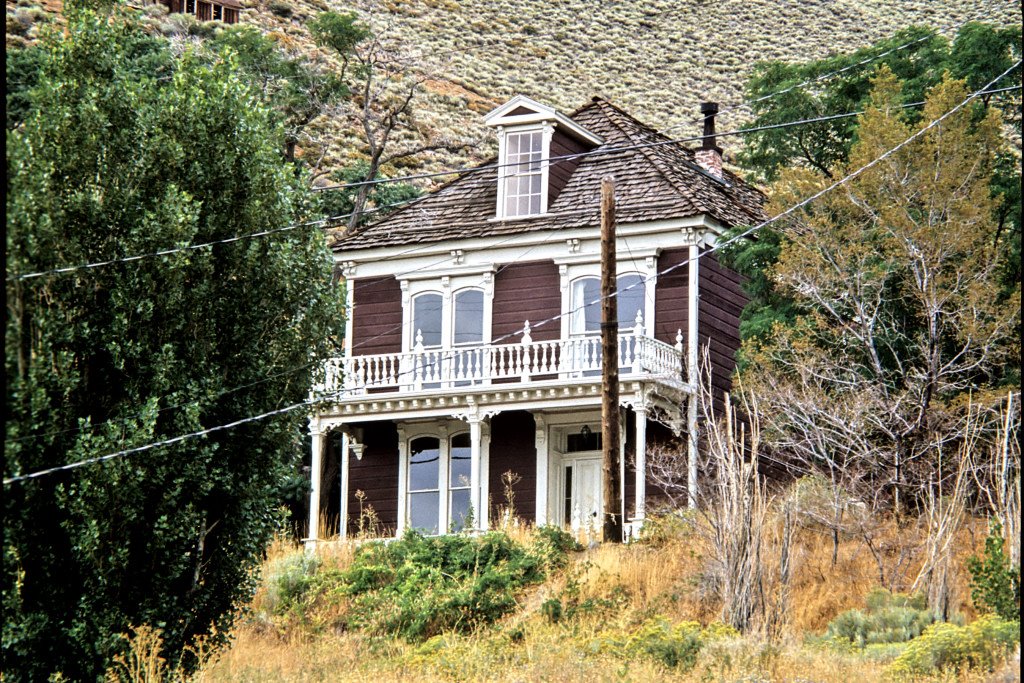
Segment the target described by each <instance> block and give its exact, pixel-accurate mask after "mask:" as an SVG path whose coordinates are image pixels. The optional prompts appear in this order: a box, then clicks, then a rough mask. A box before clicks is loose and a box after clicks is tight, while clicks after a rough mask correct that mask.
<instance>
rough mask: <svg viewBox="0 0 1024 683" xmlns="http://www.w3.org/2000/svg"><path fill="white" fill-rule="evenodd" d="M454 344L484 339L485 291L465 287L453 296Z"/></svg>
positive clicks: (473, 342) (472, 342)
mask: <svg viewBox="0 0 1024 683" xmlns="http://www.w3.org/2000/svg"><path fill="white" fill-rule="evenodd" d="M453 300H454V304H453V308H454V310H453V312H452V344H453V345H454V346H461V345H465V344H479V343H481V342H483V340H484V293H483V291H482V290H479V289H463V290H460V291H458V292H456V293H455V296H454V297H453Z"/></svg>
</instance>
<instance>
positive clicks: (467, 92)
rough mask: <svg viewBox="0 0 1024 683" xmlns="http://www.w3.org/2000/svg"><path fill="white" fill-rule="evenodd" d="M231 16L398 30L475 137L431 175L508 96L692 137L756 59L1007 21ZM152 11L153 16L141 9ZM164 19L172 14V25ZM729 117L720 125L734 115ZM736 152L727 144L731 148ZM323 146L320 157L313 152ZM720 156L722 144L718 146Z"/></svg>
mask: <svg viewBox="0 0 1024 683" xmlns="http://www.w3.org/2000/svg"><path fill="white" fill-rule="evenodd" d="M242 2H243V5H244V6H245V10H244V12H243V14H242V22H244V23H250V24H255V25H257V26H259V27H261V28H262V29H263V30H264V31H266V32H268V33H270V34H271V35H272V36H273V37H275V39H277V40H278V41H279V42H280V43H281V44H282V45H283V46H285V47H287V48H288V49H290V50H293V51H296V52H300V53H302V52H313V51H314V50H315V49H316V48H315V46H314V45H313V42H312V39H311V37H310V34H309V32H308V30H307V29H306V23H307V22H308V21H309V20H311V19H312V18H313V17H315V16H316V15H317V14H318V13H319V12H322V11H325V10H337V11H350V10H354V11H357V12H358V13H359V14H360V15H361V16H363V17H364V20H365V21H366V22H367V23H368V24H369V25H371V26H372V27H373V28H374V29H375V30H377V31H383V32H386V33H387V34H389V35H394V36H398V38H399V39H400V41H401V43H402V45H403V46H404V51H405V53H406V54H407V55H408V56H410V57H413V58H415V59H416V61H417V63H418V64H419V66H420V67H421V68H422V69H423V71H424V72H425V73H427V74H429V75H430V76H431V77H430V79H429V80H428V81H427V83H426V88H427V92H426V94H425V96H424V97H422V98H421V104H420V109H419V117H420V119H421V121H422V122H424V123H426V124H427V125H428V127H429V128H430V129H432V130H433V131H436V133H437V134H438V135H443V136H447V137H450V138H456V139H463V140H475V141H479V142H480V144H475V145H473V146H472V147H470V148H469V149H467V150H466V151H465V152H463V153H461V154H460V153H432V154H430V155H427V156H424V157H422V158H420V159H417V160H414V161H413V162H412V164H411V165H407V167H406V168H403V169H388V170H389V171H390V172H391V173H394V172H396V171H398V172H403V173H404V172H408V171H409V170H410V168H413V169H417V170H418V169H424V170H436V169H440V168H446V167H452V166H460V165H463V164H466V163H471V162H475V161H479V160H481V159H483V158H485V157H487V156H489V155H490V154H492V153H493V151H494V149H493V146H492V143H491V142H490V137H489V136H488V131H486V130H485V129H484V128H483V126H482V114H483V113H485V112H486V111H488V110H489V109H491V108H492V107H494V106H496V105H497V104H499V103H501V102H502V101H504V100H506V99H508V98H510V97H511V96H513V95H515V94H520V93H521V94H525V95H528V96H530V97H533V98H535V99H537V100H540V101H542V102H546V103H550V104H552V105H554V106H556V107H557V108H559V109H561V110H563V111H571V110H573V109H576V108H577V107H579V106H581V105H583V104H585V103H586V102H587V101H589V99H590V98H591V97H592V96H594V95H601V96H603V97H606V98H608V99H610V100H611V101H613V102H614V103H615V104H617V105H619V106H621V107H623V108H624V109H626V110H627V111H629V112H630V113H632V114H634V115H636V116H637V117H638V118H640V119H641V120H644V121H645V122H647V123H650V124H651V125H653V126H655V127H657V128H659V129H660V130H662V131H671V133H672V134H673V135H677V136H682V135H694V134H696V133H698V132H699V131H698V130H697V125H696V121H697V119H698V118H699V111H698V103H699V102H700V101H701V100H715V101H718V102H720V103H722V104H723V106H724V107H725V108H728V106H729V105H733V104H736V103H739V102H741V101H742V99H743V85H744V83H745V81H746V79H747V77H748V76H749V75H750V71H751V68H752V67H753V65H754V64H755V63H756V62H758V61H762V60H773V59H779V60H794V61H803V60H811V59H818V58H822V57H825V56H828V55H830V54H834V53H839V52H848V51H853V50H856V49H858V48H862V47H865V46H867V45H870V44H871V43H873V42H874V41H877V40H879V39H882V38H885V37H888V36H890V35H892V34H893V33H895V32H896V31H898V30H899V29H901V28H906V27H907V26H910V25H915V24H917V25H925V26H931V27H934V28H936V29H939V30H940V31H941V32H942V33H943V34H944V35H947V36H952V35H953V34H954V33H955V29H956V27H957V26H959V25H960V24H962V23H963V22H966V21H971V20H976V21H986V22H991V23H995V24H999V25H1009V24H1013V23H1016V22H1019V21H1020V7H1019V5H1018V4H1017V3H1013V2H1006V1H1004V0H961V1H958V2H953V1H952V0H943V1H942V2H931V1H928V0H834V1H825V0H818V1H806V2H796V1H787V2H778V1H777V0H720V1H717V2H711V1H710V0H650V1H648V2H626V1H621V0H620V1H614V2H605V3H595V2H590V1H587V0H548V1H546V2H534V1H529V0H358V1H357V2H355V3H348V2H338V1H336V0H242ZM7 10H8V15H7V44H8V46H9V47H10V46H12V45H16V44H18V43H20V42H23V41H24V40H25V39H31V37H32V36H33V35H34V32H35V30H36V28H35V27H34V23H36V22H38V21H39V20H40V18H41V17H42V16H43V15H44V13H45V12H53V11H60V4H59V0H17V4H14V3H13V2H11V0H8V4H7ZM143 11H146V12H148V13H150V14H153V13H154V12H153V8H148V9H144V10H143ZM172 22H173V20H172ZM744 115H745V111H744V110H742V109H740V110H737V111H734V112H726V113H724V114H723V115H722V116H721V118H720V123H719V130H725V129H728V128H732V127H735V126H737V125H739V124H741V123H742V122H743V121H744ZM309 132H310V133H311V137H312V138H313V139H314V140H315V141H316V142H313V143H310V144H307V149H306V150H304V151H305V153H306V154H307V155H314V154H315V158H319V157H320V155H321V153H322V152H325V155H324V163H325V165H326V166H327V167H331V168H340V167H343V166H346V165H348V164H350V163H351V162H353V161H355V160H357V159H359V158H360V157H361V154H362V152H361V150H360V149H359V147H358V142H357V140H356V138H355V137H354V132H355V129H354V127H353V125H352V123H351V122H349V121H345V120H343V119H340V118H339V117H337V116H325V117H321V119H320V120H318V121H316V122H315V123H314V125H313V126H312V130H310V131H309ZM732 144H738V143H732ZM322 147H326V150H324V149H322ZM726 152H727V154H728V153H729V150H728V149H727V150H726Z"/></svg>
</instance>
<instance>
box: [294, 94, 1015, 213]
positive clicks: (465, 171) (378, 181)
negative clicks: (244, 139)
mask: <svg viewBox="0 0 1024 683" xmlns="http://www.w3.org/2000/svg"><path fill="white" fill-rule="evenodd" d="M1020 88H1021V86H1019V85H1018V86H1013V87H1011V88H1001V89H999V90H993V91H986V92H983V93H979V94H980V95H986V94H994V93H1000V92H1006V91H1008V90H1019V89H1020ZM923 104H924V102H911V103H909V104H905V105H901V106H902V107H904V108H907V107H918V106H922V105H923ZM863 113H864V112H863V111H853V112H845V113H842V114H828V115H825V116H816V117H813V118H806V119H798V120H796V121H786V122H784V123H773V124H766V125H763V126H755V127H752V128H735V129H733V130H727V131H724V132H721V133H715V137H731V136H735V135H747V134H749V133H759V132H762V131H766V130H777V129H779V128H792V127H794V126H804V125H808V124H811V123H822V122H827V121H834V120H835V119H841V118H848V117H852V116H858V115H860V114H863ZM703 139H704V136H703V135H693V136H689V137H684V138H668V139H665V140H658V141H657V142H643V143H637V144H634V145H620V146H617V147H603V148H598V149H594V150H591V151H588V152H575V153H573V154H561V155H557V156H553V157H548V158H547V159H545V160H543V161H541V162H538V163H536V164H531V167H533V166H536V167H543V165H545V164H548V165H554V164H556V163H560V162H563V161H572V160H574V159H582V158H586V157H593V156H603V155H606V154H620V153H622V152H631V151H635V150H640V149H649V148H652V147H667V146H671V145H681V144H683V143H687V142H698V141H700V140H703ZM523 165H524V164H523V163H521V162H505V163H492V164H484V165H482V166H466V167H461V168H452V169H446V170H441V171H430V172H426V173H414V174H411V175H405V176H394V177H391V178H375V179H373V180H360V181H354V182H351V183H341V184H338V185H324V186H321V187H315V188H313V190H314V191H315V192H324V191H327V190H344V189H351V188H356V187H361V186H363V185H384V184H388V183H398V182H408V181H410V180H424V179H427V178H438V177H441V176H448V175H471V174H473V173H483V172H486V171H492V170H495V169H499V168H505V167H508V166H523ZM534 172H535V171H534V170H529V171H524V172H522V173H521V174H515V175H525V174H529V173H534ZM506 177H514V176H506ZM426 196H429V195H426ZM424 198H425V197H418V198H417V199H424Z"/></svg>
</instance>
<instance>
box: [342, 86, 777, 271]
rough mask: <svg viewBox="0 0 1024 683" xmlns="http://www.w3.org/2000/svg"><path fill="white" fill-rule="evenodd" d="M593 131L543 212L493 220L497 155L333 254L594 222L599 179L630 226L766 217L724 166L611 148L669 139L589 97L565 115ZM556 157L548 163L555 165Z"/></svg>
mask: <svg viewBox="0 0 1024 683" xmlns="http://www.w3.org/2000/svg"><path fill="white" fill-rule="evenodd" d="M569 118H571V119H572V120H573V121H575V122H577V123H579V124H580V125H581V126H583V127H585V128H586V129H587V130H589V131H592V132H593V133H595V134H597V135H599V136H600V137H601V138H602V139H603V140H604V144H602V145H601V146H599V147H597V148H596V149H595V150H594V151H595V152H602V153H601V154H593V155H591V156H584V157H582V158H580V159H578V160H576V161H577V162H578V165H577V166H576V168H575V170H574V171H573V173H572V176H571V177H570V178H569V180H568V182H567V184H566V185H565V187H564V188H563V189H562V191H561V192H560V193H559V194H558V196H557V197H556V198H555V200H554V201H553V202H552V203H551V204H550V205H549V206H548V213H546V214H544V215H541V216H536V217H531V218H516V219H509V220H497V219H495V205H496V202H497V182H496V181H497V169H495V168H486V167H488V166H493V165H494V164H495V163H496V162H497V160H496V159H490V160H488V161H487V162H485V163H484V164H482V170H480V171H478V172H474V173H468V174H465V175H462V176H460V177H459V178H456V179H455V180H453V181H451V182H449V183H447V184H445V185H442V186H441V187H440V188H439V189H437V190H435V191H434V192H432V193H430V194H428V195H425V196H424V197H422V198H421V199H419V200H417V201H415V202H412V203H411V204H408V205H407V206H405V207H402V208H401V209H399V210H397V211H395V212H393V213H391V214H389V215H388V216H386V217H384V218H382V219H380V220H378V221H375V222H373V223H370V224H368V225H366V226H363V227H360V228H358V229H357V230H356V231H355V232H353V233H350V234H348V235H345V236H342V237H340V238H339V239H337V240H336V241H335V242H334V244H333V248H334V249H335V250H337V251H341V250H345V251H349V250H355V249H367V248H371V247H380V246H392V245H406V244H417V243H427V242H439V241H444V240H451V239H467V238H473V237H492V236H502V235H511V234H517V233H525V232H535V231H542V230H552V229H563V228H582V227H596V226H598V225H599V224H600V192H601V190H600V185H601V182H600V181H601V178H602V177H603V176H606V175H611V176H613V177H614V178H615V183H616V187H615V195H616V215H617V218H618V221H619V223H636V222H642V221H652V220H660V219H669V218H685V217H689V216H697V215H701V214H707V215H708V216H710V217H711V218H713V219H714V220H716V221H718V222H719V223H721V224H722V225H725V226H727V227H728V226H733V225H750V224H754V223H758V222H760V221H762V220H764V219H765V218H767V216H766V215H765V213H764V211H763V208H762V206H763V203H764V195H763V194H762V193H761V192H760V191H759V190H757V189H756V188H754V187H753V186H751V185H749V184H747V183H746V182H744V181H743V180H742V179H740V178H739V177H738V176H736V175H734V174H732V173H730V172H729V171H724V172H723V179H722V180H721V181H720V180H717V179H715V178H714V177H712V176H711V175H709V174H708V173H706V172H704V171H703V169H701V167H700V166H698V165H697V163H696V161H695V160H694V152H693V150H691V149H687V148H685V147H683V146H682V145H679V144H664V145H657V146H651V147H644V148H641V149H626V150H622V151H609V152H608V153H603V152H604V151H605V150H615V149H618V148H622V147H632V146H634V145H643V144H648V143H659V142H664V141H667V140H669V138H667V137H666V136H664V135H662V134H661V133H659V132H657V131H656V130H654V129H653V128H650V127H649V126H647V125H645V124H643V123H641V122H640V121H637V120H636V119H635V118H633V117H632V116H630V115H629V114H627V113H626V112H624V111H622V110H621V109H619V108H618V107H616V106H614V105H613V104H611V103H610V102H608V101H606V100H603V99H600V98H594V100H593V101H592V102H590V103H589V104H587V105H586V106H584V107H582V108H580V109H579V110H577V111H575V112H574V113H572V114H570V115H569ZM558 163H560V162H559V161H557V160H556V161H554V162H552V164H558Z"/></svg>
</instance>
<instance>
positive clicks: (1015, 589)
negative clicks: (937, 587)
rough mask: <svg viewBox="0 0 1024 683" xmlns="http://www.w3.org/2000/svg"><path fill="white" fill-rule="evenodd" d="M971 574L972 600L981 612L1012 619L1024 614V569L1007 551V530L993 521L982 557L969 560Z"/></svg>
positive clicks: (968, 566)
mask: <svg viewBox="0 0 1024 683" xmlns="http://www.w3.org/2000/svg"><path fill="white" fill-rule="evenodd" d="M967 569H968V570H969V571H970V572H971V600H972V601H973V602H974V606H975V607H976V608H977V609H978V610H979V611H980V612H986V613H993V614H997V615H999V616H1000V617H1002V618H1003V619H1006V620H1008V621H1009V620H1011V619H1015V618H1017V615H1019V614H1020V567H1014V566H1013V565H1012V564H1010V559H1009V558H1008V557H1006V554H1005V553H1004V552H1003V527H1002V525H1001V524H999V522H998V521H995V520H993V521H992V523H991V524H990V526H989V532H988V536H987V537H986V538H985V550H984V552H983V553H982V555H981V557H972V558H971V559H969V560H968V561H967Z"/></svg>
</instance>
